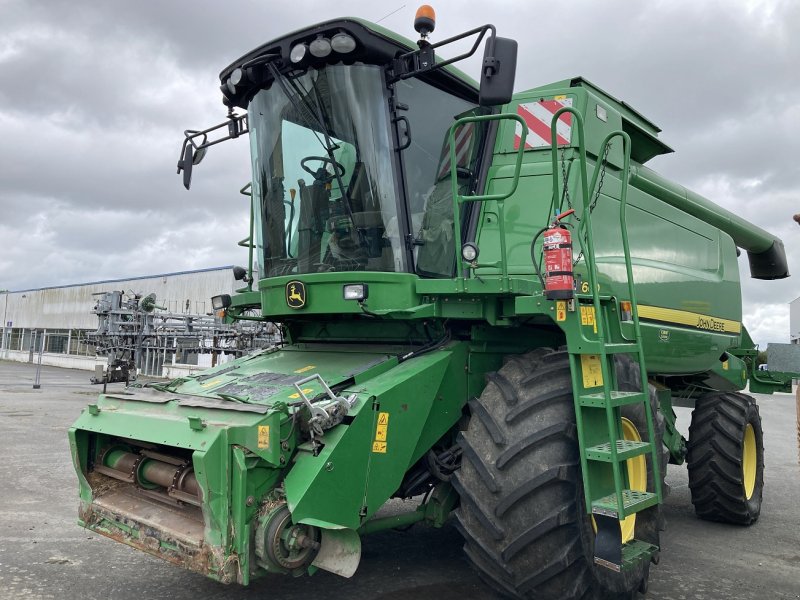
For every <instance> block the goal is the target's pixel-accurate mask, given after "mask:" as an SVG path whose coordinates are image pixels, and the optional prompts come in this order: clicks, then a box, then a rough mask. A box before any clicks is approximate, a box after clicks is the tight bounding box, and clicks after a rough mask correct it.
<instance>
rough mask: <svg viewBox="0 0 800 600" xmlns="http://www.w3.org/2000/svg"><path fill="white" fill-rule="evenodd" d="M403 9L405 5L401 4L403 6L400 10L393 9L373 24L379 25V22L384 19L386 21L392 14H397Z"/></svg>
mask: <svg viewBox="0 0 800 600" xmlns="http://www.w3.org/2000/svg"><path fill="white" fill-rule="evenodd" d="M405 7H406V5H405V4H403V5H402V6H401V7H400V8H395V9H394V10H393V11H392V12H390V13H389V14H388V15H383V16H382V17H381V18H380V19H378V20H377V21H375V23H380V22H381V21H383V20H384V19H388V18H389V17H391V16H392V15H393V14H394V13H396V12H399V11H401V10H403V9H404V8H405Z"/></svg>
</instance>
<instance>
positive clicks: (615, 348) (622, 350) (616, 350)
mask: <svg viewBox="0 0 800 600" xmlns="http://www.w3.org/2000/svg"><path fill="white" fill-rule="evenodd" d="M604 347H605V350H606V354H634V353H638V352H639V344H637V343H636V342H622V343H612V344H604Z"/></svg>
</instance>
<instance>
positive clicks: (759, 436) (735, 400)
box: [686, 392, 764, 525]
mask: <svg viewBox="0 0 800 600" xmlns="http://www.w3.org/2000/svg"><path fill="white" fill-rule="evenodd" d="M686 459H687V463H688V467H689V489H690V490H691V493H692V504H694V509H695V512H696V513H697V516H698V517H700V518H701V519H706V520H709V521H722V522H724V523H734V524H737V525H750V524H752V523H755V522H756V521H757V520H758V517H759V515H760V514H761V495H762V491H763V488H764V442H763V432H762V430H761V416H760V415H759V414H758V405H756V401H755V399H753V398H752V397H750V396H748V395H746V394H740V393H737V392H726V393H714V394H707V395H705V396H702V397H700V398H699V399H698V400H697V403H696V405H695V409H694V411H693V412H692V424H691V426H690V427H689V443H688V454H687V456H686Z"/></svg>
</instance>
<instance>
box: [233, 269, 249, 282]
mask: <svg viewBox="0 0 800 600" xmlns="http://www.w3.org/2000/svg"><path fill="white" fill-rule="evenodd" d="M246 277H247V269H245V268H244V267H233V278H234V279H235V280H236V281H241V280H243V279H244V278H246Z"/></svg>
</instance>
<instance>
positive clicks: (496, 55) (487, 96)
mask: <svg viewBox="0 0 800 600" xmlns="http://www.w3.org/2000/svg"><path fill="white" fill-rule="evenodd" d="M492 41H493V42H494V43H492ZM516 74H517V41H516V40H512V39H510V38H501V37H495V38H494V39H493V40H491V39H490V40H489V42H487V44H486V49H485V50H484V53H483V70H482V72H481V89H480V100H479V103H480V105H481V106H498V105H500V104H508V103H509V102H511V97H512V96H513V95H514V79H515V77H516Z"/></svg>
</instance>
